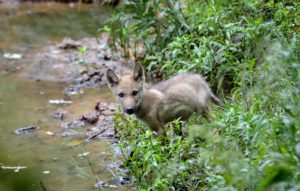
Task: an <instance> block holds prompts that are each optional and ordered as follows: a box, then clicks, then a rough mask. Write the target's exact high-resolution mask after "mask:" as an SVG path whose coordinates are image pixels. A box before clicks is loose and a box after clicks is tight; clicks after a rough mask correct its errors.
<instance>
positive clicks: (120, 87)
mask: <svg viewBox="0 0 300 191" xmlns="http://www.w3.org/2000/svg"><path fill="white" fill-rule="evenodd" d="M106 78H107V81H108V86H109V87H110V89H111V91H112V92H113V94H114V96H115V97H116V100H117V102H118V103H119V104H121V105H122V107H123V109H124V111H125V112H126V113H128V114H133V113H135V112H136V111H137V109H138V107H139V105H140V103H141V101H142V97H143V91H144V82H145V75H144V69H143V67H142V66H141V65H140V64H136V65H135V67H134V70H133V73H131V74H126V75H122V76H118V75H117V74H115V73H114V72H113V71H112V70H111V69H108V70H107V72H106Z"/></svg>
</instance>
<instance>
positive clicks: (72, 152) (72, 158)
mask: <svg viewBox="0 0 300 191" xmlns="http://www.w3.org/2000/svg"><path fill="white" fill-rule="evenodd" d="M104 9H105V8H103V9H101V8H95V7H93V6H91V5H89V6H88V5H83V4H82V5H77V4H71V5H68V4H59V3H25V4H15V5H10V6H7V5H6V6H5V7H3V5H1V4H0V23H1V24H0V25H1V27H0V39H1V43H0V50H1V52H0V53H1V55H0V57H1V59H0V130H1V133H0V150H1V153H0V167H1V166H2V167H3V166H5V167H17V166H22V167H26V168H25V169H20V170H19V171H18V172H15V170H9V169H5V170H4V169H1V168H0V190H5V191H10V190H14V191H15V190H18V189H19V188H17V187H16V186H17V185H14V184H17V183H20V182H22V181H20V179H26V181H27V182H26V181H23V182H24V184H27V185H26V186H27V187H28V190H43V188H45V189H46V190H47V191H88V190H95V187H94V185H95V183H96V182H97V181H98V180H101V181H104V182H109V181H111V180H112V179H114V176H113V174H112V173H111V171H110V170H109V169H108V168H107V165H108V164H110V162H111V160H112V154H111V152H112V151H111V149H110V147H109V143H108V142H106V141H99V140H98V141H91V142H83V141H82V140H83V139H84V138H85V136H86V134H84V133H81V132H85V131H86V128H89V127H82V128H80V129H76V131H77V132H78V134H77V135H74V136H66V137H62V136H61V133H62V132H63V131H64V129H63V128H62V127H61V126H60V121H59V120H57V119H53V117H51V115H52V114H53V112H54V111H56V110H58V109H62V110H67V111H69V112H70V113H69V114H68V115H67V117H66V119H64V120H69V119H73V118H76V117H78V116H80V115H82V114H84V113H86V112H89V111H91V110H93V108H94V107H95V104H96V102H97V101H99V100H100V101H102V102H113V100H112V98H111V94H110V92H109V91H108V89H107V88H105V87H104V88H99V89H90V90H87V91H85V93H84V94H79V95H76V96H72V97H66V96H65V95H64V94H63V90H64V88H65V87H66V84H64V83H58V82H50V81H43V80H31V79H25V78H22V77H20V76H19V71H21V70H22V67H24V66H22V67H20V64H19V63H20V62H22V59H21V60H19V61H18V62H16V61H12V60H7V59H5V58H3V54H4V53H6V52H17V53H19V54H22V55H24V56H25V57H26V55H30V54H33V52H35V51H36V50H38V49H39V48H42V47H43V46H45V45H47V44H51V43H53V42H56V41H59V40H61V39H62V38H63V37H72V38H74V39H78V38H83V37H87V36H92V35H93V34H95V31H96V30H97V28H98V27H99V26H101V23H102V22H103V20H104V18H105V17H106V14H107V12H105V11H103V10H104ZM27 58H28V57H27ZM27 60H28V59H27ZM25 67H26V66H25ZM56 99H67V100H71V101H73V103H72V104H70V105H69V104H66V105H59V106H58V105H54V104H50V103H49V100H56ZM26 126H38V127H40V130H38V131H35V132H32V133H28V134H24V135H16V134H14V130H16V129H18V128H21V127H26ZM85 155H86V156H85ZM19 186H21V187H22V185H19ZM106 189H108V190H110V189H112V188H106ZM118 189H119V190H122V189H124V188H118ZM22 190H26V189H25V187H23V189H22ZM113 190H116V189H113Z"/></svg>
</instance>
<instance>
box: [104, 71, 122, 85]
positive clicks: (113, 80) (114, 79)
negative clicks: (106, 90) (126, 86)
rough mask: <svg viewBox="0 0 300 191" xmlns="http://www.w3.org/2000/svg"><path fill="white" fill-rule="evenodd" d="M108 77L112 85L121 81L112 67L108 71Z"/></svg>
mask: <svg viewBox="0 0 300 191" xmlns="http://www.w3.org/2000/svg"><path fill="white" fill-rule="evenodd" d="M106 78H107V81H108V84H109V85H110V86H111V87H113V86H115V85H118V83H119V77H118V76H117V75H116V74H115V73H114V71H112V70H111V69H108V70H107V71H106Z"/></svg>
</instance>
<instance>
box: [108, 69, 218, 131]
mask: <svg viewBox="0 0 300 191" xmlns="http://www.w3.org/2000/svg"><path fill="white" fill-rule="evenodd" d="M106 77H107V80H108V85H109V87H110V89H111V90H112V92H113V94H114V95H115V97H116V100H117V102H118V103H120V104H121V105H122V107H123V109H124V111H125V112H126V113H128V114H135V115H136V116H137V117H138V118H139V119H141V120H142V121H144V122H145V123H147V124H148V126H149V127H150V129H151V130H153V131H155V132H156V133H157V134H159V135H161V134H165V130H164V126H165V124H166V123H168V122H170V121H172V120H174V119H177V118H179V117H180V118H181V119H187V118H188V117H190V116H191V115H192V114H193V113H194V112H197V113H204V114H208V113H209V107H208V102H209V101H210V100H211V101H212V102H214V103H215V104H220V101H219V99H218V98H217V97H216V96H215V95H214V94H213V93H212V91H211V89H210V88H209V86H208V84H207V83H206V81H205V80H204V79H203V78H202V77H201V76H200V75H197V74H191V73H184V74H179V75H177V76H175V77H173V78H171V79H169V80H166V81H162V82H160V83H158V84H155V85H153V86H150V87H145V75H144V69H143V67H142V66H141V65H140V64H136V65H135V67H134V70H133V73H129V74H125V75H122V76H118V75H116V74H115V73H114V72H113V71H112V70H111V69H108V70H107V73H106Z"/></svg>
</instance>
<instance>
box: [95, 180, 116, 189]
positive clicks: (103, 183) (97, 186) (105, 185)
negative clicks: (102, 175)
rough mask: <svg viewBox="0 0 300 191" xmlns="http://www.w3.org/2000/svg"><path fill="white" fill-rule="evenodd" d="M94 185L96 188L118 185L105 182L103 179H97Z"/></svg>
mask: <svg viewBox="0 0 300 191" xmlns="http://www.w3.org/2000/svg"><path fill="white" fill-rule="evenodd" d="M95 187H96V188H98V189H105V188H118V187H119V186H116V185H113V184H107V183H105V182H103V181H99V182H97V183H96V184H95Z"/></svg>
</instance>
